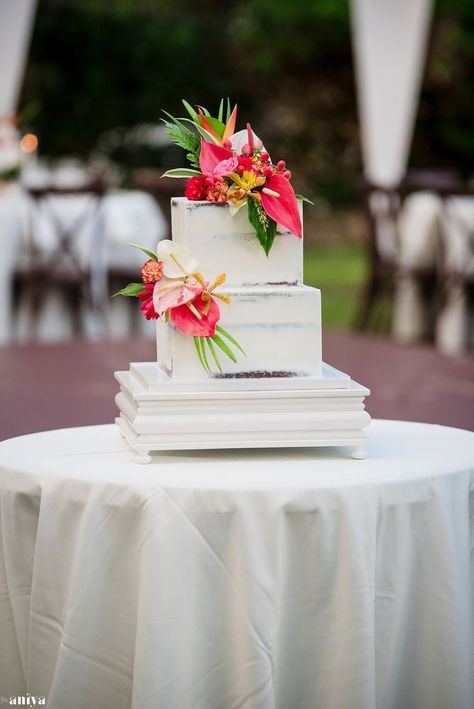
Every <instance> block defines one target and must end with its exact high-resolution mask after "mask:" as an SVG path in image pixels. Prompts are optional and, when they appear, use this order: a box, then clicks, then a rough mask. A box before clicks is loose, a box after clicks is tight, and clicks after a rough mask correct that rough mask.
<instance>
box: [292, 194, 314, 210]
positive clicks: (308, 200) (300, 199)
mask: <svg viewBox="0 0 474 709" xmlns="http://www.w3.org/2000/svg"><path fill="white" fill-rule="evenodd" d="M295 197H296V199H299V201H300V202H307V203H308V204H312V205H313V207H314V202H312V201H311V200H310V199H308V198H307V197H305V196H304V195H302V194H297V195H295Z"/></svg>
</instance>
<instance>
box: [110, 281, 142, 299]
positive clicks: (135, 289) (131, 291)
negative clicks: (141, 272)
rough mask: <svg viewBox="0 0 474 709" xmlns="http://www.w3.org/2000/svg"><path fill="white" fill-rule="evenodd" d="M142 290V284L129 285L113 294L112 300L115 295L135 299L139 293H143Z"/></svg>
mask: <svg viewBox="0 0 474 709" xmlns="http://www.w3.org/2000/svg"><path fill="white" fill-rule="evenodd" d="M144 290H145V288H144V287H143V283H129V284H128V286H125V288H122V289H121V290H119V291H117V293H114V294H113V296H112V298H115V296H116V295H126V296H129V297H133V298H136V297H137V296H138V295H139V294H140V293H143V291H144Z"/></svg>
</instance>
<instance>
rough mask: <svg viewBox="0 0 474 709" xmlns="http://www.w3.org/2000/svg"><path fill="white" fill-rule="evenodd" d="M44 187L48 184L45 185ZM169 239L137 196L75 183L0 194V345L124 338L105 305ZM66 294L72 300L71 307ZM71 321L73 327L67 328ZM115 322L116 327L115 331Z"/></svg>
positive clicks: (155, 211) (155, 212)
mask: <svg viewBox="0 0 474 709" xmlns="http://www.w3.org/2000/svg"><path fill="white" fill-rule="evenodd" d="M46 185H47V183H46ZM167 232H168V226H167V222H166V220H165V218H164V217H163V215H162V212H161V209H160V208H159V207H158V205H157V204H156V202H155V200H154V199H153V198H152V197H151V196H150V195H148V194H145V193H144V192H140V191H137V190H107V188H106V186H105V184H104V185H102V184H101V183H100V182H98V181H97V182H91V183H90V185H88V184H83V183H82V182H79V184H78V185H76V183H73V185H72V186H69V185H67V184H66V186H65V185H61V186H58V185H56V184H54V185H51V186H50V187H48V186H45V184H43V183H42V184H41V186H40V187H37V188H31V189H28V190H27V189H22V188H20V187H14V186H11V187H10V188H9V189H6V190H4V191H3V192H1V193H0V343H9V342H15V341H22V340H23V339H30V338H32V337H34V338H35V339H37V340H39V341H51V340H52V341H61V340H65V339H68V338H71V337H72V336H74V334H77V333H78V332H83V333H85V334H88V335H90V336H93V337H98V336H102V337H106V336H107V335H111V334H113V333H114V330H115V331H116V330H117V328H118V329H119V330H118V331H119V332H120V327H122V331H121V332H122V334H124V330H123V327H124V323H123V322H122V323H120V316H119V317H115V318H114V311H115V310H117V311H119V312H120V315H121V316H123V304H122V305H120V304H117V303H115V302H111V301H110V291H111V290H112V289H111V288H110V287H109V286H110V285H111V284H112V283H113V285H114V286H115V288H116V289H118V288H120V287H122V286H123V284H124V283H125V282H126V279H127V278H129V279H130V280H132V278H133V277H135V275H136V272H137V271H138V270H139V268H140V267H141V265H142V263H143V259H144V256H143V254H141V253H140V252H138V251H137V250H135V249H132V248H123V247H126V246H127V244H129V243H130V242H133V241H140V243H141V244H142V245H143V246H145V247H146V248H149V249H154V248H155V247H156V244H157V242H158V241H159V240H160V239H162V238H163V237H164V236H165V235H166V234H167ZM71 287H73V289H74V291H73V295H74V298H73V299H71ZM74 321H76V322H75V325H74ZM117 322H118V324H117Z"/></svg>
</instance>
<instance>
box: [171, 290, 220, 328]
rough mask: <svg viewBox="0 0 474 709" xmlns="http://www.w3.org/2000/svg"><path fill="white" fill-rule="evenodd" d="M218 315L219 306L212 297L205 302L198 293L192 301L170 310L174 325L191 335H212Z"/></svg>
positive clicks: (218, 318)
mask: <svg viewBox="0 0 474 709" xmlns="http://www.w3.org/2000/svg"><path fill="white" fill-rule="evenodd" d="M204 313H206V315H204ZM220 317H221V314H220V310H219V306H218V305H217V303H216V301H215V300H214V298H211V300H210V301H206V302H205V301H204V300H203V299H202V297H201V296H200V295H199V296H197V297H196V298H195V299H194V300H193V301H192V303H188V304H187V305H181V306H180V307H178V308H173V309H172V311H171V320H172V322H173V323H174V326H175V327H176V328H177V329H178V330H181V332H184V333H185V334H186V335H191V336H192V337H213V335H215V334H216V325H217V323H218V322H219V320H220Z"/></svg>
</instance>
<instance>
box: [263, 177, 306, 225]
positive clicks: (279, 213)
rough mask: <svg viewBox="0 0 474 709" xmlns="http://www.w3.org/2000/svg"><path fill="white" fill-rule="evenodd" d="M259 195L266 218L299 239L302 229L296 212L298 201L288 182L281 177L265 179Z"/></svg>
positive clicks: (298, 214)
mask: <svg viewBox="0 0 474 709" xmlns="http://www.w3.org/2000/svg"><path fill="white" fill-rule="evenodd" d="M266 190H271V192H276V193H277V194H278V197H277V196H275V195H273V194H269V193H268V192H267V191H266ZM260 194H261V197H262V206H263V208H264V210H265V211H266V213H267V214H268V216H269V217H271V218H272V219H274V220H275V221H276V222H277V223H278V224H281V225H282V226H284V227H286V228H287V229H289V231H291V233H292V234H294V235H295V236H297V237H298V238H299V239H301V236H302V233H303V227H302V224H301V218H300V213H299V211H298V201H297V199H296V195H295V191H294V189H293V187H292V186H291V185H290V183H289V181H288V180H287V179H286V178H285V177H283V175H277V174H274V175H272V176H271V177H270V178H269V179H267V181H266V182H265V185H264V187H263V189H262V192H261V193H260Z"/></svg>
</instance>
